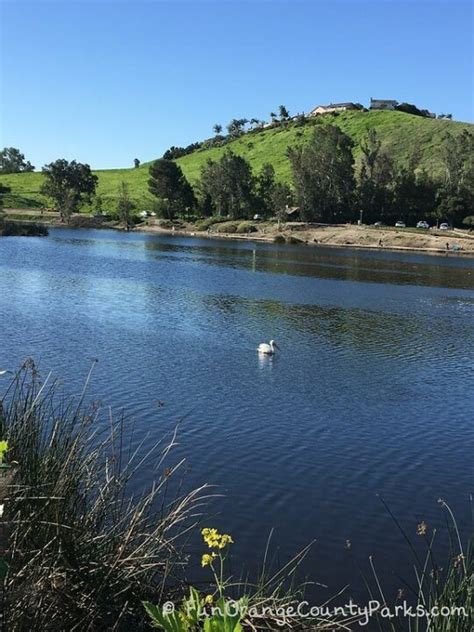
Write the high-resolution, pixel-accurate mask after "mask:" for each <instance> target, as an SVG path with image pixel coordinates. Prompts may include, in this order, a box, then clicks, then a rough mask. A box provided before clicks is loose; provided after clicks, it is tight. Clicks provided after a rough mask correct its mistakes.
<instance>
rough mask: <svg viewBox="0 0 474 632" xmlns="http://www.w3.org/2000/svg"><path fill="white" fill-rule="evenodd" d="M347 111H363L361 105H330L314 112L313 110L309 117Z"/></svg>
mask: <svg viewBox="0 0 474 632" xmlns="http://www.w3.org/2000/svg"><path fill="white" fill-rule="evenodd" d="M345 110H362V106H361V105H360V104H359V103H330V104H329V105H318V106H317V107H315V108H314V110H311V112H310V113H309V115H310V116H317V115H318V114H328V113H329V112H344V111H345Z"/></svg>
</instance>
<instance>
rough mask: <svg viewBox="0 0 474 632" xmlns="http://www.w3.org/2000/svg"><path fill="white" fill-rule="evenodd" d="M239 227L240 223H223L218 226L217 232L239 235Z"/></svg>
mask: <svg viewBox="0 0 474 632" xmlns="http://www.w3.org/2000/svg"><path fill="white" fill-rule="evenodd" d="M238 227H239V224H238V222H222V223H221V224H218V225H217V226H216V232H218V233H237V232H238V231H237V228H238Z"/></svg>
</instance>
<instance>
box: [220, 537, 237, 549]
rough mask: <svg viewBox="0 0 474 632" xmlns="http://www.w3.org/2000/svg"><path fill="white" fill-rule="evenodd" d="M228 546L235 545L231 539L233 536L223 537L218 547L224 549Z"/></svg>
mask: <svg viewBox="0 0 474 632" xmlns="http://www.w3.org/2000/svg"><path fill="white" fill-rule="evenodd" d="M228 544H234V540H233V539H232V538H231V536H230V535H227V534H224V535H221V536H220V542H219V544H218V547H219V548H220V549H224V548H225V547H226V546H227V545H228Z"/></svg>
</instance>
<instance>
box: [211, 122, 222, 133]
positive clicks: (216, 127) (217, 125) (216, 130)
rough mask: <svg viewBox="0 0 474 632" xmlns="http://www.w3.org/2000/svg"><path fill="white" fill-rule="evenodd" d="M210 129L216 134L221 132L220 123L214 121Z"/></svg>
mask: <svg viewBox="0 0 474 632" xmlns="http://www.w3.org/2000/svg"><path fill="white" fill-rule="evenodd" d="M212 129H213V130H214V133H215V134H217V135H219V134H221V133H222V125H220V124H219V123H216V124H215V125H214V127H213V128H212Z"/></svg>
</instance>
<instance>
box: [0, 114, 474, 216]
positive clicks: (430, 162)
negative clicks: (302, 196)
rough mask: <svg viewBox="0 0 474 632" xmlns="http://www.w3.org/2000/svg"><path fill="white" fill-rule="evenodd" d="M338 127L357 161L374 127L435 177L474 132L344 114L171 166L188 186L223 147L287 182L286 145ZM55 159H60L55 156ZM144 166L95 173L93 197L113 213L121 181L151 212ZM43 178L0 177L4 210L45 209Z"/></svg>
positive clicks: (402, 118) (263, 133)
mask: <svg viewBox="0 0 474 632" xmlns="http://www.w3.org/2000/svg"><path fill="white" fill-rule="evenodd" d="M327 124H332V125H337V126H339V127H340V128H341V129H342V130H343V131H344V132H346V133H347V134H348V135H349V136H351V138H352V139H353V140H354V142H355V144H356V147H355V150H354V154H355V158H356V160H357V159H358V157H359V154H360V147H359V145H360V141H361V140H362V138H364V136H365V134H366V133H367V130H368V129H370V128H375V129H376V131H377V134H378V136H379V138H380V140H381V141H382V143H383V145H384V146H385V147H386V148H387V149H388V150H389V151H390V153H391V155H392V157H393V159H394V160H395V163H397V164H404V163H406V162H407V161H408V159H409V156H410V155H411V154H412V152H413V151H415V150H418V151H419V152H420V167H421V168H423V169H425V170H426V171H428V172H429V173H431V174H432V175H434V176H436V175H440V173H441V169H442V165H441V161H440V156H441V150H442V147H443V145H444V144H445V143H446V142H447V138H449V135H451V134H459V133H461V132H462V130H464V129H466V130H470V131H474V125H472V124H470V123H460V122H457V121H446V120H438V119H430V118H423V117H419V116H413V115H411V114H405V113H403V112H397V111H391V112H383V111H371V112H360V111H349V112H341V113H340V114H338V115H335V116H334V115H331V114H326V115H324V116H320V117H315V118H311V119H308V120H307V121H306V123H305V124H303V125H297V123H296V122H293V121H292V122H289V123H287V124H285V125H280V126H278V127H273V128H269V129H264V130H256V131H254V132H249V133H246V134H244V135H243V136H241V137H240V138H238V139H236V140H234V141H232V142H229V143H227V144H226V145H225V146H224V147H215V148H212V149H199V150H197V151H195V152H193V153H192V154H189V155H187V156H183V157H182V158H179V159H178V160H177V161H176V162H177V163H178V164H179V165H180V166H181V168H182V169H183V171H184V173H185V175H186V177H187V178H188V179H189V180H190V182H191V183H192V184H195V183H196V181H197V180H198V178H199V174H200V169H201V167H202V165H203V164H205V162H206V161H207V160H208V159H209V158H210V159H216V158H219V157H220V156H221V155H222V153H223V152H224V151H225V150H226V149H232V151H234V152H235V153H237V154H239V155H241V156H244V157H245V158H246V159H247V160H248V161H249V162H250V164H251V166H252V169H253V170H254V172H258V171H259V170H260V169H261V167H262V165H263V164H264V163H265V162H269V163H271V164H272V165H273V166H274V168H275V171H276V174H277V178H279V179H280V180H282V181H285V182H290V180H291V171H290V164H289V161H288V159H287V157H286V150H287V148H288V147H289V146H291V145H296V144H299V143H302V142H304V141H305V140H306V139H308V138H309V136H310V135H311V133H312V132H313V130H314V127H315V125H327ZM58 157H59V156H58ZM148 166H149V163H148V164H143V165H142V166H140V167H139V168H138V169H133V168H131V169H107V170H101V171H96V172H95V173H96V174H97V175H98V177H99V187H98V194H99V195H100V196H102V198H103V201H104V208H105V209H107V208H108V209H113V208H114V207H115V201H116V198H117V191H118V188H119V185H120V182H121V181H124V182H127V183H128V185H129V190H130V195H131V197H132V198H133V199H134V201H135V203H136V204H137V208H138V210H144V209H150V208H151V207H152V203H153V199H152V197H151V196H150V195H149V193H148V187H147V180H148ZM42 179H43V176H42V174H41V173H18V174H11V175H1V174H0V182H1V183H3V184H5V185H8V186H10V187H11V190H12V192H11V194H9V195H7V196H5V199H4V204H5V206H6V207H17V208H19V207H24V208H28V207H39V206H47V205H48V201H47V200H46V199H45V198H44V197H43V196H42V195H41V194H40V192H39V189H40V186H41V182H42Z"/></svg>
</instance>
